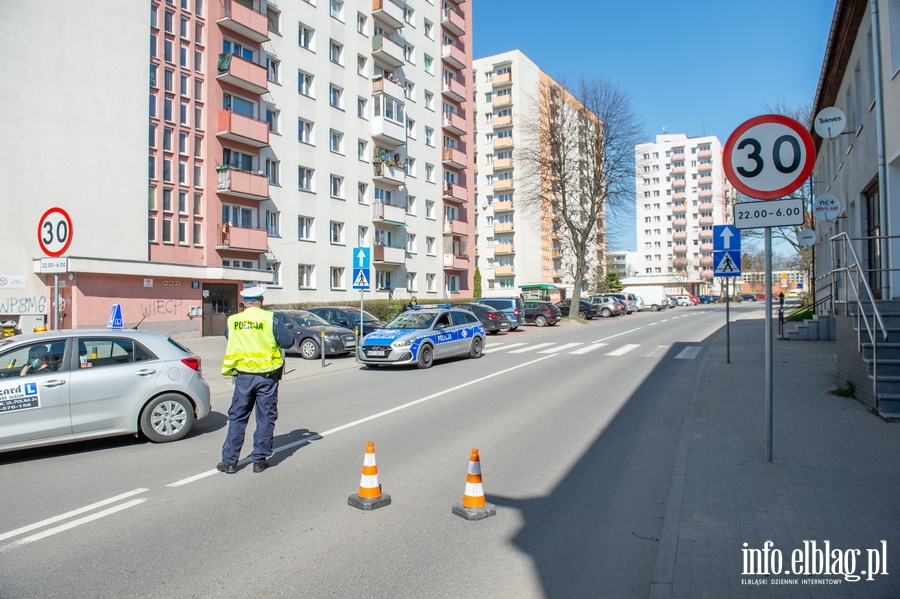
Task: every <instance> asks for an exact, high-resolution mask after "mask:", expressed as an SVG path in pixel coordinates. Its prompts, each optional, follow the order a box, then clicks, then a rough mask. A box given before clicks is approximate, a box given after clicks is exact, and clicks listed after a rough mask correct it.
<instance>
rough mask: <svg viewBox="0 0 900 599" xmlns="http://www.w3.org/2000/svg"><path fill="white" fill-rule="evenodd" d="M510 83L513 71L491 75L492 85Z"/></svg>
mask: <svg viewBox="0 0 900 599" xmlns="http://www.w3.org/2000/svg"><path fill="white" fill-rule="evenodd" d="M509 83H512V73H511V72H506V73H498V74H496V75H494V76H493V77H491V85H492V86H497V85H506V84H509Z"/></svg>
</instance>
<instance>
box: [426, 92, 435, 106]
mask: <svg viewBox="0 0 900 599" xmlns="http://www.w3.org/2000/svg"><path fill="white" fill-rule="evenodd" d="M425 108H427V109H428V110H434V94H433V93H431V92H425Z"/></svg>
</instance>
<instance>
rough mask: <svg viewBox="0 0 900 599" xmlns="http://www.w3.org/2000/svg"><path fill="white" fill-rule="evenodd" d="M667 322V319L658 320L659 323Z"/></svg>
mask: <svg viewBox="0 0 900 599" xmlns="http://www.w3.org/2000/svg"><path fill="white" fill-rule="evenodd" d="M668 321H669V319H668V318H664V319H662V320H660V322H668Z"/></svg>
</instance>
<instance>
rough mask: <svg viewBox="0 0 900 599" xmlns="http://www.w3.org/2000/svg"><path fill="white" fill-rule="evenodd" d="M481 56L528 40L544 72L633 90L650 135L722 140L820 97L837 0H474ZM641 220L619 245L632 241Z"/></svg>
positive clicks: (613, 245) (527, 49)
mask: <svg viewBox="0 0 900 599" xmlns="http://www.w3.org/2000/svg"><path fill="white" fill-rule="evenodd" d="M470 1H471V2H472V10H473V12H474V14H473V28H474V38H475V40H474V49H473V51H474V57H475V58H481V57H483V56H489V55H491V54H498V53H500V52H505V51H508V50H514V49H519V50H521V51H522V52H524V53H525V54H526V55H527V56H528V57H529V58H530V59H531V60H533V61H534V62H535V63H537V65H538V66H539V67H540V68H541V69H542V70H543V71H544V72H546V73H547V74H549V75H551V76H565V77H568V78H576V77H579V76H582V75H583V76H585V77H598V78H599V77H602V78H606V79H609V80H611V81H613V82H614V83H616V84H618V85H619V86H620V87H621V88H622V89H624V90H625V91H627V92H628V93H630V94H631V96H632V99H633V107H634V109H635V110H636V112H637V113H638V114H639V115H640V118H641V119H642V120H643V121H644V123H645V130H646V141H653V139H654V136H655V135H656V134H658V133H662V132H663V127H665V129H666V131H667V132H669V133H685V134H687V135H689V136H700V135H716V136H717V137H718V138H719V140H721V142H722V143H725V141H726V140H727V139H728V136H729V135H730V134H731V132H732V131H733V130H734V129H735V128H736V127H737V126H738V125H740V124H741V123H742V122H744V121H745V120H747V119H749V118H751V117H754V116H757V115H759V114H763V113H764V112H765V105H766V104H769V105H774V104H777V103H781V104H787V105H792V106H800V105H803V104H812V102H813V100H814V98H815V93H816V86H817V85H818V82H819V73H820V71H821V68H822V59H823V57H824V54H825V45H826V42H827V41H828V31H829V29H830V27H831V18H832V16H833V14H834V5H835V2H834V0H752V1H750V2H746V1H744V2H737V1H733V0H682V1H681V2H677V1H674V0H644V1H640V0H638V1H635V0H631V1H626V0H618V1H617V0H570V1H569V2H559V1H558V0H556V1H551V2H538V1H537V0H470ZM633 228H634V227H631V229H632V230H631V231H630V232H629V233H626V234H624V235H620V236H618V238H616V239H611V240H610V249H631V250H633V249H635V248H634V244H635V238H634V230H633Z"/></svg>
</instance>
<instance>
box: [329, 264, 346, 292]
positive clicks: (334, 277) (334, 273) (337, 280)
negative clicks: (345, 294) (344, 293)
mask: <svg viewBox="0 0 900 599" xmlns="http://www.w3.org/2000/svg"><path fill="white" fill-rule="evenodd" d="M331 288H332V289H344V269H343V268H342V267H340V266H332V267H331Z"/></svg>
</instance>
